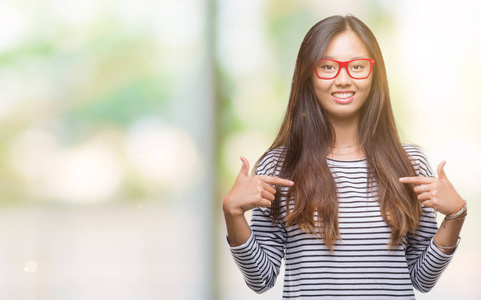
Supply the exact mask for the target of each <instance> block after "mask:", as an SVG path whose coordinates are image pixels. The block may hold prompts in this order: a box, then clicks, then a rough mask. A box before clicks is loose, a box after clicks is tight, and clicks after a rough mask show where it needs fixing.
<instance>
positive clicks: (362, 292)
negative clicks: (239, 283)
mask: <svg viewBox="0 0 481 300" xmlns="http://www.w3.org/2000/svg"><path fill="white" fill-rule="evenodd" d="M404 148H405V149H406V151H407V153H408V154H409V155H410V157H411V159H412V161H413V164H414V166H415V168H416V171H417V173H418V175H419V176H433V172H432V170H431V168H430V166H429V163H428V161H427V159H426V157H425V155H424V154H423V153H422V152H421V151H420V150H419V149H418V148H416V147H414V146H410V145H404ZM281 154H282V148H276V149H274V150H272V151H270V152H269V153H268V155H266V156H265V157H264V159H263V160H262V161H261V162H260V164H259V165H258V167H257V169H256V174H260V175H270V176H278V175H279V168H278V169H276V170H274V167H275V162H276V161H278V160H279V159H282V158H281ZM327 160H328V165H329V167H330V168H331V171H332V173H333V175H334V179H335V181H336V184H337V188H338V195H339V232H340V236H341V239H340V240H338V241H337V242H336V244H335V246H334V251H333V252H330V251H329V250H328V249H327V248H326V246H325V245H324V243H323V241H322V240H321V239H318V238H317V237H316V236H314V235H312V234H307V233H305V232H304V231H303V230H301V229H300V228H299V227H298V226H297V225H293V226H289V227H287V225H286V224H285V222H280V223H278V224H273V223H272V221H271V218H270V217H269V208H259V207H258V208H255V209H254V210H253V214H252V220H251V224H250V227H251V229H252V234H251V236H250V237H249V239H248V241H247V242H246V243H245V244H243V245H240V246H237V247H230V249H231V253H232V255H233V257H234V260H235V262H236V264H237V265H238V267H239V268H240V270H241V271H242V273H243V275H244V279H245V281H246V283H247V285H248V286H249V287H250V288H251V289H252V290H254V291H256V292H257V293H262V292H264V291H266V290H268V289H270V288H271V287H272V286H274V284H275V282H276V279H277V276H278V274H279V270H280V267H281V262H282V259H284V260H285V268H286V270H285V277H284V291H283V298H284V299H300V298H311V299H312V298H316V299H333V298H335V299H352V298H356V299H370V300H372V299H390V298H396V299H414V291H413V286H414V287H415V288H416V289H418V290H420V291H421V292H427V291H429V290H430V289H431V288H432V287H433V286H434V285H435V284H436V282H437V280H438V279H439V277H440V275H441V273H442V272H443V271H444V269H445V268H446V266H447V265H448V263H449V261H450V260H451V258H452V256H453V255H446V254H443V253H442V252H441V251H439V249H437V247H436V246H434V244H433V242H432V238H433V236H434V234H435V233H436V231H437V223H436V212H435V211H433V210H432V209H429V208H423V215H422V217H421V223H420V226H419V228H418V230H417V232H416V234H409V235H407V236H406V237H405V238H404V240H403V243H402V245H400V246H398V247H396V248H394V249H391V250H390V249H389V247H388V243H389V239H390V234H391V231H390V229H389V227H388V226H387V225H386V223H385V222H384V220H383V219H382V217H381V212H380V209H379V204H378V201H377V199H376V195H374V194H373V193H371V192H370V191H368V189H367V166H366V160H365V159H361V160H355V161H338V160H332V159H327ZM284 189H287V187H284ZM374 193H375V192H374ZM281 200H282V201H281V219H283V218H284V216H285V213H286V211H285V209H286V207H285V201H286V199H285V197H284V198H281ZM291 201H294V199H293V198H291Z"/></svg>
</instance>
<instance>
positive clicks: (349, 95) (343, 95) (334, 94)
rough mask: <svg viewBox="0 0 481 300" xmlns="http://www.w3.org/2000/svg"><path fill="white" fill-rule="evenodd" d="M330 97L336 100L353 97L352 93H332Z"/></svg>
mask: <svg viewBox="0 0 481 300" xmlns="http://www.w3.org/2000/svg"><path fill="white" fill-rule="evenodd" d="M332 95H333V96H334V97H336V98H341V99H346V98H350V97H352V96H354V93H333V94H332Z"/></svg>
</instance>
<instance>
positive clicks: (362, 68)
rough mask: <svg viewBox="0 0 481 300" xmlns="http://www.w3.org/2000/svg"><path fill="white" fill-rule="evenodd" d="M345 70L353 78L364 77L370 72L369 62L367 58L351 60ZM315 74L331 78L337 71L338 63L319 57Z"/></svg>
mask: <svg viewBox="0 0 481 300" xmlns="http://www.w3.org/2000/svg"><path fill="white" fill-rule="evenodd" d="M347 71H348V72H349V74H350V75H351V77H353V78H359V79H362V78H365V77H367V76H368V75H369V73H370V72H371V63H370V62H369V61H368V60H362V59H358V60H353V61H352V62H350V63H349V64H348V67H347ZM316 72H317V75H318V76H319V77H321V78H325V79H332V78H334V77H336V76H337V74H338V72H339V64H338V63H337V62H335V61H332V60H325V59H321V60H320V61H319V64H318V65H317V67H316Z"/></svg>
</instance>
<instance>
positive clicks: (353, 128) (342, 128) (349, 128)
mask: <svg viewBox="0 0 481 300" xmlns="http://www.w3.org/2000/svg"><path fill="white" fill-rule="evenodd" d="M329 121H330V122H331V124H332V127H333V128H334V133H335V140H334V145H333V146H334V147H348V146H352V145H358V144H359V135H358V121H359V118H352V119H349V120H346V119H342V120H339V119H337V120H336V119H330V120H329Z"/></svg>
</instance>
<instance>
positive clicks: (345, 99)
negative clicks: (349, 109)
mask: <svg viewBox="0 0 481 300" xmlns="http://www.w3.org/2000/svg"><path fill="white" fill-rule="evenodd" d="M355 94H356V93H355V92H353V91H337V92H334V93H332V94H331V96H332V98H333V99H334V101H336V102H338V103H341V104H347V103H349V102H351V101H352V100H354V95H355Z"/></svg>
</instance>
